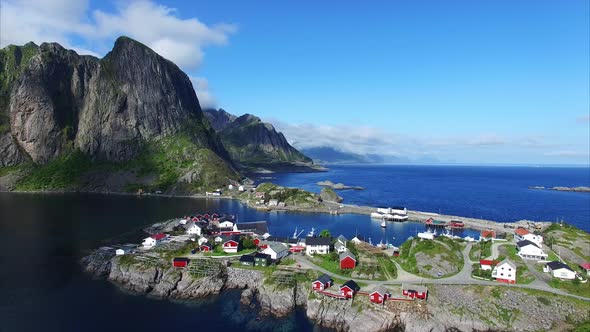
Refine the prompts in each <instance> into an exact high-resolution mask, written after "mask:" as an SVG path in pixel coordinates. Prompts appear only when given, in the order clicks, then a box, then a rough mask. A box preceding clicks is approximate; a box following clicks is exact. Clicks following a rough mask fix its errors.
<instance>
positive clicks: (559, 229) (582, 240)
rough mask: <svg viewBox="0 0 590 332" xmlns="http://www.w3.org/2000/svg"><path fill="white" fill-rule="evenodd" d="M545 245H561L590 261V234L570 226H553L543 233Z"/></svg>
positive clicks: (555, 224)
mask: <svg viewBox="0 0 590 332" xmlns="http://www.w3.org/2000/svg"><path fill="white" fill-rule="evenodd" d="M543 235H544V237H545V241H544V242H545V243H546V244H548V245H551V244H559V245H561V246H564V247H566V248H569V249H570V250H572V251H573V252H575V253H576V254H577V255H578V256H580V258H582V259H584V260H586V261H590V250H588V248H590V234H589V233H587V232H585V231H583V230H581V229H579V228H577V227H574V226H571V225H568V224H563V225H560V224H557V223H554V224H551V226H549V227H548V228H547V229H545V231H544V232H543Z"/></svg>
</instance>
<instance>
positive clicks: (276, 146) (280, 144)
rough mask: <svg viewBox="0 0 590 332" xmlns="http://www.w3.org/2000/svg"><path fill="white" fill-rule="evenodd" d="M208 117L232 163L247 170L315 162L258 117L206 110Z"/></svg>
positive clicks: (221, 110)
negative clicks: (233, 161)
mask: <svg viewBox="0 0 590 332" xmlns="http://www.w3.org/2000/svg"><path fill="white" fill-rule="evenodd" d="M205 116H206V117H207V118H208V119H209V122H210V123H211V125H212V126H213V128H214V129H215V130H216V131H217V133H218V134H219V136H220V137H221V140H222V142H223V145H224V146H225V148H226V149H227V150H228V151H229V154H230V156H231V157H232V159H233V160H235V161H236V162H238V163H240V164H242V165H244V166H246V167H248V166H250V167H257V166H262V167H271V168H273V165H277V164H278V165H280V164H288V163H304V164H309V165H311V164H312V161H311V159H310V158H308V157H306V156H305V155H304V154H303V153H301V152H299V151H298V150H297V149H295V148H294V147H293V146H291V144H289V142H287V139H286V138H285V136H284V135H283V134H282V133H281V132H278V131H276V129H275V128H274V127H273V126H272V125H271V124H270V123H266V122H263V121H262V120H260V118H258V117H256V116H254V115H251V114H244V115H242V116H240V117H237V116H235V115H232V114H230V113H228V112H226V111H225V110H223V109H219V110H205Z"/></svg>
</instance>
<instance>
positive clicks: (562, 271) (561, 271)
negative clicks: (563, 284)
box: [543, 261, 576, 280]
mask: <svg viewBox="0 0 590 332" xmlns="http://www.w3.org/2000/svg"><path fill="white" fill-rule="evenodd" d="M543 271H545V272H548V273H551V275H552V276H553V277H554V278H559V279H565V280H574V279H576V272H575V271H574V270H573V269H572V268H571V267H569V266H567V264H565V263H562V262H559V261H554V262H549V263H547V264H546V265H545V268H543Z"/></svg>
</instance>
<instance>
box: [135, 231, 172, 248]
mask: <svg viewBox="0 0 590 332" xmlns="http://www.w3.org/2000/svg"><path fill="white" fill-rule="evenodd" d="M164 238H166V234H162V233H159V234H154V235H152V236H150V237H146V238H145V239H143V242H142V243H141V244H142V245H143V246H144V247H145V248H152V247H153V246H155V245H156V244H158V243H159V242H160V241H162V240H163V239H164Z"/></svg>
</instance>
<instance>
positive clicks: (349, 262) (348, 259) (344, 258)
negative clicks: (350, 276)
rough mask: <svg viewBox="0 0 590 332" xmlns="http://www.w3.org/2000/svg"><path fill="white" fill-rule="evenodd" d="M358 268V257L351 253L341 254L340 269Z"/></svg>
mask: <svg viewBox="0 0 590 332" xmlns="http://www.w3.org/2000/svg"><path fill="white" fill-rule="evenodd" d="M355 267H356V257H354V255H353V254H352V253H350V252H349V251H345V252H342V253H340V269H354V268H355Z"/></svg>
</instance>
